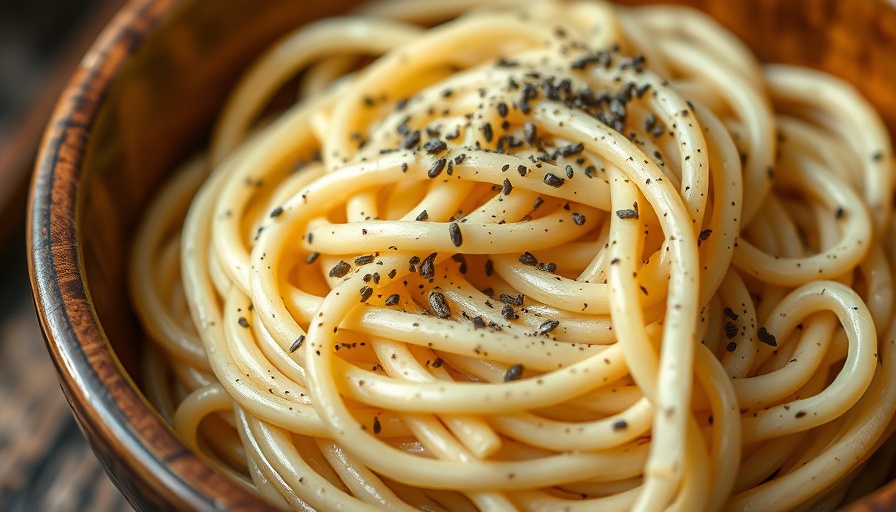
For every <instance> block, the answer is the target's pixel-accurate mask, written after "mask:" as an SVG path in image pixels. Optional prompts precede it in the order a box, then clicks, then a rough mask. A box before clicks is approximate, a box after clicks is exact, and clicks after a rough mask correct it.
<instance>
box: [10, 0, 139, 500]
mask: <svg viewBox="0 0 896 512" xmlns="http://www.w3.org/2000/svg"><path fill="white" fill-rule="evenodd" d="M123 3H124V0H41V1H39V2H34V1H28V0H14V1H11V2H9V1H2V2H0V183H2V184H3V185H2V186H0V216H2V222H0V269H2V271H0V272H2V274H0V511H3V512H32V511H79V512H80V511H91V512H92V511H96V512H105V511H122V510H131V508H130V506H129V505H128V503H127V502H126V501H125V499H124V496H123V495H122V494H121V493H120V492H118V490H117V489H116V488H115V486H114V485H113V484H112V481H111V480H110V479H109V477H108V476H106V473H105V471H103V468H102V466H101V465H100V463H99V462H98V460H97V458H96V457H95V456H94V454H93V452H92V451H91V450H90V447H89V446H88V445H87V442H86V441H85V439H84V436H83V435H82V434H81V431H80V430H79V429H78V426H77V424H76V423H75V421H74V418H73V416H72V414H71V412H70V410H69V407H68V404H67V403H66V400H65V396H64V395H63V393H62V390H61V389H60V387H59V384H58V382H57V380H56V370H55V368H54V367H53V364H52V362H51V361H50V357H49V355H48V353H47V350H46V348H45V347H44V341H43V337H42V336H41V332H40V327H39V325H38V322H37V316H36V314H35V312H34V305H33V302H32V298H31V289H30V285H29V281H28V270H27V264H26V256H25V255H26V249H25V222H24V221H25V197H26V187H27V182H28V175H29V171H30V167H31V164H32V162H33V159H34V155H35V152H36V150H37V145H38V143H39V140H40V136H41V133H42V131H43V126H44V125H45V124H46V122H47V120H48V118H49V116H50V112H51V110H52V107H53V104H54V103H55V99H56V97H58V95H59V92H60V91H61V89H62V87H63V86H64V84H65V82H66V81H67V77H68V76H69V75H70V74H71V72H72V70H73V69H74V67H75V66H76V64H77V62H78V60H80V56H81V55H83V54H84V52H85V51H86V49H87V48H88V46H89V44H90V42H91V41H92V40H93V39H94V38H95V37H96V35H97V34H98V33H99V31H100V29H101V28H102V26H103V25H104V24H105V23H106V22H107V20H108V19H110V18H111V17H112V15H113V13H114V12H115V10H116V9H117V8H118V6H119V5H121V4H123Z"/></svg>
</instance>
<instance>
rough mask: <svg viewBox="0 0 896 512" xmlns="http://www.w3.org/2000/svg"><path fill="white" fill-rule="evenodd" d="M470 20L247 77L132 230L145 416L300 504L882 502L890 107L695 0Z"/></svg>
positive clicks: (653, 506)
mask: <svg viewBox="0 0 896 512" xmlns="http://www.w3.org/2000/svg"><path fill="white" fill-rule="evenodd" d="M514 4H517V3H514ZM478 5H479V3H478V2H458V3H445V4H444V5H442V4H438V5H436V4H431V3H422V2H411V1H399V2H388V3H382V4H376V5H374V6H372V7H367V8H366V9H365V10H364V11H361V12H359V13H357V14H356V15H354V16H352V17H345V18H337V19H329V20H323V21H319V22H316V23H313V24H311V25H308V26H306V27H303V28H301V29H298V30H297V31H295V32H294V33H292V34H290V35H288V36H286V37H285V38H283V39H282V40H280V41H279V42H278V43H277V44H276V45H275V46H274V47H272V48H271V49H270V50H269V51H268V52H267V53H265V54H264V55H263V56H261V57H260V58H259V60H258V61H257V62H256V63H255V64H254V65H253V67H252V68H251V69H250V70H249V71H248V72H247V73H246V75H245V76H244V78H243V79H242V81H241V82H240V83H239V85H238V86H237V87H236V89H235V90H234V91H233V93H232V95H231V98H230V100H229V102H228V103H227V105H226V107H225V109H224V111H223V112H222V114H221V117H220V120H219V123H218V125H217V128H216V131H215V134H214V137H213V140H212V143H211V146H210V147H209V149H208V151H207V153H205V154H204V155H203V156H200V157H197V158H196V159H195V160H194V161H193V162H191V163H190V164H188V165H187V166H186V167H185V168H184V170H183V171H182V172H179V173H177V174H176V175H175V176H174V177H173V178H172V180H171V182H170V183H169V184H168V185H167V186H166V187H165V188H164V190H163V191H162V192H161V193H160V194H159V196H158V198H157V199H156V201H155V202H154V204H153V205H152V207H151V208H150V210H149V212H148V214H147V216H146V218H145V221H144V223H143V225H142V227H141V229H140V232H139V233H138V235H137V239H136V244H135V248H134V252H133V261H132V265H131V281H132V283H131V284H132V286H131V289H132V291H133V293H132V295H133V303H134V305H135V309H136V310H137V312H138V314H139V316H140V318H141V321H142V323H143V325H144V328H145V330H146V333H147V335H148V337H149V338H150V340H151V342H152V343H148V344H147V353H146V357H145V359H144V389H145V390H146V393H147V396H148V397H149V399H150V400H151V401H152V403H153V404H154V405H155V406H156V407H157V408H158V410H159V411H160V413H161V414H162V415H163V416H164V417H165V418H166V419H168V421H170V422H171V423H172V424H173V425H174V427H175V429H176V430H177V431H178V433H179V434H180V435H181V436H182V437H183V439H184V440H185V442H186V443H187V444H188V445H190V446H191V447H192V448H194V449H195V450H197V451H199V452H201V453H203V454H204V455H205V456H206V457H207V458H208V459H209V460H210V462H211V463H212V464H213V465H214V466H216V467H217V468H218V469H219V470H221V471H224V472H226V473H228V474H229V475H231V476H232V477H233V479H234V481H236V482H238V483H239V484H240V485H244V486H246V487H247V488H251V489H253V490H255V492H257V493H258V494H259V495H260V496H261V497H263V498H264V499H266V500H267V501H269V502H270V503H271V504H273V505H275V506H278V507H282V508H295V509H300V510H312V509H316V510H336V509H339V508H342V509H348V510H368V509H376V508H389V509H393V510H407V509H425V510H569V511H577V510H608V511H609V510H637V511H652V510H683V511H693V510H764V511H768V510H792V509H807V508H809V507H814V508H813V510H828V509H832V508H835V507H836V506H838V504H840V503H842V502H843V501H844V500H849V499H852V498H854V497H855V496H858V495H861V493H863V492H867V490H868V489H873V488H874V487H875V486H876V485H879V484H880V483H882V482H883V481H884V479H885V478H886V469H885V467H884V466H882V465H881V463H880V460H882V459H883V460H885V457H886V454H888V453H889V454H892V453H893V450H894V448H896V447H894V446H893V443H888V442H887V441H886V440H887V439H888V437H889V435H890V433H891V432H892V431H893V425H894V424H893V421H892V419H893V415H894V410H896V388H894V387H893V386H891V385H888V384H889V383H891V382H893V380H894V378H896V374H894V372H896V366H894V363H896V342H894V339H896V333H894V325H896V324H894V322H893V290H892V274H891V267H892V266H893V264H894V263H896V261H894V254H896V253H894V251H893V248H891V247H889V246H888V244H887V237H886V234H887V233H889V232H890V230H891V229H892V225H891V221H890V219H891V216H892V204H891V198H892V194H893V159H892V158H893V155H892V150H891V147H890V142H889V138H888V135H887V132H886V130H885V128H884V127H883V125H882V123H881V121H880V119H879V118H878V116H877V115H876V113H875V112H873V110H872V109H871V108H870V107H869V106H868V105H867V103H866V102H865V101H864V100H863V99H862V98H861V97H860V96H859V95H858V94H857V93H856V92H855V91H854V90H853V89H852V88H850V87H849V86H848V85H845V84H843V83H841V82H840V81H838V80H836V79H834V78H832V77H830V76H827V75H823V74H820V73H817V72H813V71H809V70H805V69H798V68H793V67H787V66H779V65H773V66H760V65H759V64H758V63H757V62H756V61H755V59H754V58H753V57H752V56H751V55H750V54H749V53H748V51H747V50H746V49H745V48H744V47H743V46H742V44H741V43H740V42H739V41H737V40H736V39H734V38H733V36H731V35H730V34H728V33H727V32H725V31H724V30H723V29H722V28H720V27H719V26H717V25H716V24H715V23H714V22H712V21H711V20H709V19H708V18H706V17H705V16H703V15H701V14H699V13H697V12H695V11H692V10H688V9H682V8H671V7H649V8H639V9H622V8H618V7H613V6H610V5H607V4H603V3H597V2H591V1H583V2H575V3H556V2H548V1H536V2H525V3H523V4H522V5H515V6H513V7H511V6H510V5H509V3H504V2H493V3H490V4H488V5H487V6H486V7H477V6H478ZM294 77H298V83H299V86H298V89H299V101H298V102H297V103H295V105H293V106H292V107H290V108H289V109H287V110H286V111H284V112H282V113H281V114H279V115H277V116H275V117H273V118H269V117H268V116H266V115H264V112H265V111H266V108H267V107H266V106H267V105H268V103H269V102H270V101H271V98H272V97H273V96H274V95H275V94H276V93H277V91H278V90H281V89H282V88H283V87H284V85H285V84H287V83H291V82H290V81H291V80H292V79H293V78H294ZM890 239H892V237H890ZM875 453H878V454H880V455H877V456H875V455H874V454H875ZM860 477H861V478H860Z"/></svg>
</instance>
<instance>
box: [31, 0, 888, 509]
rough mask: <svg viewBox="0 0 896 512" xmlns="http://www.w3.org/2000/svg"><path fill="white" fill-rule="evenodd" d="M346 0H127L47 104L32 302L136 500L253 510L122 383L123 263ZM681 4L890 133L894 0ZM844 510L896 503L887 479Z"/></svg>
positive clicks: (83, 412)
mask: <svg viewBox="0 0 896 512" xmlns="http://www.w3.org/2000/svg"><path fill="white" fill-rule="evenodd" d="M665 1H668V0H665ZM356 3H359V2H352V1H350V0H329V1H328V2H303V3H301V4H297V3H296V2H294V1H291V0H254V1H253V2H245V1H243V0H215V1H214V2H209V1H204V2H203V1H199V0H133V1H132V2H131V3H130V4H129V5H128V6H127V7H126V8H124V9H123V10H122V11H121V12H120V13H119V15H118V16H117V17H116V18H115V19H114V20H113V21H112V22H111V23H110V25H109V26H108V27H107V28H106V30H105V31H104V32H103V33H102V34H101V35H100V37H99V39H98V40H97V42H96V43H95V45H94V46H93V48H92V49H91V51H90V52H89V53H88V54H87V55H86V56H85V57H84V59H83V61H82V62H81V65H80V67H79V69H78V70H77V72H76V73H75V75H74V77H73V78H72V80H71V82H70V85H69V86H68V88H67V89H66V90H65V92H64V94H63V96H62V98H61V99H60V101H59V103H58V105H57V108H56V111H55V114H54V116H53V118H52V121H51V122H50V124H49V127H48V129H47V132H46V135H45V139H44V143H43V148H42V151H41V153H40V156H39V158H38V163H37V170H36V175H35V178H34V181H33V186H32V191H31V204H30V214H29V223H30V226H29V241H28V242H29V265H30V270H31V281H32V285H33V288H34V300H35V303H36V305H37V309H38V313H39V316H40V321H41V325H42V327H43V330H44V334H45V337H46V341H47V347H48V349H49V352H50V355H51V356H52V359H53V361H54V363H55V364H56V367H57V369H58V372H59V380H60V383H61V385H62V389H63V391H64V392H65V394H66V396H67V398H68V400H69V402H70V404H71V406H72V410H73V411H74V414H75V417H76V418H77V420H78V423H79V424H80V426H81V428H82V430H83V431H84V434H85V435H86V436H87V438H88V440H89V442H90V444H91V445H92V446H93V449H94V450H95V451H96V453H97V455H98V457H99V458H100V460H101V461H102V463H103V465H104V466H105V468H106V470H107V472H108V473H109V475H110V476H111V478H112V479H113V480H114V481H115V484H116V485H117V486H118V487H119V489H121V491H122V492H123V493H124V494H125V496H126V497H127V499H128V501H130V503H131V504H132V505H133V506H134V507H135V508H137V509H160V510H170V509H174V508H176V509H196V510H212V509H227V510H243V509H245V510H262V509H265V508H266V507H265V505H264V504H263V503H262V502H260V501H259V500H258V499H257V498H255V497H254V496H252V495H250V494H249V493H247V492H245V491H243V490H242V489H240V488H239V487H237V486H235V485H234V484H232V483H231V482H230V481H229V480H227V479H226V478H225V477H223V476H222V475H220V474H218V473H216V472H214V471H213V470H212V469H211V468H210V467H209V466H208V465H207V464H205V462H203V460H202V459H200V458H199V457H198V456H196V455H195V454H193V453H192V452H191V451H190V450H188V449H187V448H186V447H185V446H184V444H183V443H182V442H181V441H180V440H179V439H178V438H177V436H176V435H175V434H174V433H173V431H172V430H171V428H169V427H168V426H167V424H165V422H164V421H163V420H162V419H161V418H160V417H159V416H158V415H157V414H156V413H155V412H154V411H153V409H152V408H151V407H150V405H149V403H148V402H147V401H146V399H145V398H144V397H143V395H142V394H141V392H140V390H139V388H138V387H137V385H136V384H135V380H136V379H137V378H138V374H137V372H136V369H137V364H136V361H137V355H138V353H139V350H138V347H139V344H140V342H141V340H142V335H141V332H140V328H139V326H138V323H137V321H136V318H135V316H134V314H133V312H132V310H131V309H130V307H129V304H128V300H127V294H126V292H125V289H124V287H125V282H126V278H125V267H126V259H127V254H128V251H129V247H130V244H131V234H132V233H133V231H134V227H135V223H136V221H137V219H138V217H139V215H140V212H141V211H142V209H143V208H144V206H145V205H146V203H147V200H148V198H149V197H150V196H151V195H152V194H153V192H154V191H155V189H156V187H157V186H158V185H159V183H160V182H161V180H162V179H163V178H164V177H165V174H166V173H167V172H169V171H170V170H171V169H172V168H174V167H175V164H176V163H177V162H179V161H181V160H182V159H184V158H185V157H186V156H187V155H188V154H189V153H190V152H191V150H194V149H195V148H197V147H200V146H201V145H202V144H203V143H204V142H205V141H206V140H207V137H208V133H209V129H210V126H211V122H212V120H213V118H214V115H215V112H216V111H217V110H218V108H219V106H220V105H221V103H222V102H223V99H224V97H225V94H226V93H227V91H228V89H229V88H230V86H231V85H232V84H233V83H234V81H235V79H236V77H237V76H238V74H239V72H240V70H242V69H244V68H245V66H246V65H247V63H248V62H249V61H250V60H251V59H252V57H253V56H255V55H257V54H258V53H259V52H260V51H261V49H262V48H264V47H265V46H266V45H267V44H268V43H270V42H271V41H272V40H273V39H274V38H276V37H277V36H278V35H280V34H282V33H284V32H285V31H287V30H288V29H290V28H292V27H295V26H298V25H300V24H302V23H304V22H307V21H309V20H312V19H315V18H319V17H323V16H327V15H331V14H336V13H338V12H342V11H345V10H346V9H348V8H349V7H350V6H351V5H353V4H356ZM627 3H639V4H641V3H649V2H648V1H644V0H634V1H630V2H627ZM681 3H687V4H690V5H693V6H696V7H699V8H701V9H703V10H705V11H707V12H708V13H710V14H711V15H712V16H714V17H716V18H717V19H718V20H720V21H721V22H722V23H723V24H724V25H726V26H728V27H729V28H731V29H732V30H734V32H735V33H737V34H738V35H739V36H740V37H741V38H742V39H743V40H745V41H746V42H747V44H749V45H750V46H751V47H752V48H753V49H754V51H755V52H756V53H757V54H758V55H759V56H760V57H761V58H763V59H765V60H769V61H776V62H790V63H796V64H803V65H809V66H813V67H817V68H821V69H825V70H827V71H829V72H832V73H834V74H837V75H839V76H842V77H844V78H846V79H848V80H851V81H852V82H853V83H854V84H855V85H857V86H858V87H859V89H861V90H862V91H863V92H864V93H865V94H866V95H867V96H868V97H869V98H870V99H871V101H872V102H873V103H875V105H876V106H877V107H878V109H879V110H880V111H881V113H882V114H883V116H884V118H885V120H886V122H887V125H888V126H889V127H890V130H891V133H896V94H894V92H896V7H894V4H893V3H891V2H888V1H887V0H801V1H788V0H779V1H773V0H737V1H729V0H682V2H681ZM855 507H856V509H857V510H866V511H871V510H894V509H896V483H890V484H889V485H888V486H886V487H885V488H884V489H881V490H879V491H878V492H877V493H876V494H874V495H872V496H870V497H868V498H866V499H865V500H864V501H863V502H862V503H859V504H857V505H855Z"/></svg>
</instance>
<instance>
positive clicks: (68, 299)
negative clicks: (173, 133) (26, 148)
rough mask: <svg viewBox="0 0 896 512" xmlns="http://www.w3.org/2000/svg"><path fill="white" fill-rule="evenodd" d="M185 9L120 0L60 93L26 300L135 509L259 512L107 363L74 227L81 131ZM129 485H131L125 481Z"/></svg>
mask: <svg viewBox="0 0 896 512" xmlns="http://www.w3.org/2000/svg"><path fill="white" fill-rule="evenodd" d="M186 3H187V0H130V1H129V2H127V3H126V5H125V6H124V7H122V8H121V10H120V11H119V12H118V13H117V14H116V15H115V17H114V18H113V19H112V21H111V22H110V23H109V24H108V25H107V26H106V27H105V28H104V30H103V31H102V32H101V33H100V35H99V36H98V38H97V39H96V41H95V42H94V43H93V45H92V46H91V48H90V50H89V51H88V53H87V54H86V55H85V56H84V57H83V59H82V60H81V61H80V63H79V65H78V68H77V70H76V71H75V72H74V74H73V75H72V77H71V79H70V81H69V83H68V85H67V86H66V88H65V90H64V92H63V93H62V94H61V96H60V98H59V100H58V103H57V104H56V107H55V109H54V111H53V115H52V117H51V119H50V121H49V123H48V124H47V129H46V132H45V133H44V137H43V140H42V143H41V148H40V151H39V153H38V156H37V159H36V163H35V170H34V175H33V177H32V182H31V188H30V194H29V201H28V215H27V224H28V226H27V228H26V233H27V235H26V236H27V258H28V271H29V277H30V280H31V287H32V293H33V300H34V304H35V307H36V310H37V315H38V319H39V321H40V325H41V330H42V333H43V336H44V341H45V344H46V347H47V350H48V352H49V354H50V357H51V359H52V361H53V364H54V365H55V366H56V371H57V378H58V379H59V383H60V386H61V388H62V390H63V392H64V393H65V396H66V399H67V400H68V402H69V406H70V407H71V409H72V412H73V414H74V416H75V419H76V421H77V423H78V426H79V427H80V429H81V431H82V433H84V435H85V437H87V439H88V442H89V444H90V445H91V447H92V448H93V450H94V452H95V453H96V455H97V456H98V458H99V459H100V462H101V463H102V464H103V467H104V469H105V470H106V473H107V474H108V475H109V476H110V478H111V479H112V481H113V482H114V483H115V485H116V487H118V489H119V490H120V491H121V492H122V493H123V494H124V495H125V497H126V498H127V500H128V502H129V503H130V504H131V505H132V506H133V507H135V508H137V509H138V510H139V509H142V508H144V507H150V506H153V507H155V506H161V508H168V507H170V506H175V507H176V508H178V509H191V510H260V509H266V508H268V507H267V505H266V504H264V502H262V501H261V500H259V499H258V498H257V497H255V496H254V495H252V494H251V493H249V492H248V491H246V490H244V489H242V488H241V487H239V486H238V485H236V484H234V483H233V482H231V481H230V480H229V479H227V478H226V477H225V476H224V475H222V474H220V473H219V472H217V471H215V470H213V469H212V468H211V466H209V465H208V464H207V463H206V462H205V461H203V460H202V459H201V458H200V457H199V456H198V455H196V454H195V453H193V452H192V451H191V450H190V449H189V448H188V447H187V446H186V445H184V443H183V442H182V441H181V440H180V439H179V438H178V437H177V435H176V434H175V433H174V431H173V429H171V427H170V426H168V424H167V423H166V422H165V421H164V420H163V419H162V418H161V417H160V416H159V415H158V414H157V413H155V412H154V411H153V410H152V408H151V406H150V405H149V402H147V401H146V399H145V398H144V397H143V395H142V393H140V392H139V391H138V389H137V387H136V384H135V383H134V381H133V380H132V379H131V378H130V377H129V376H128V374H127V372H126V371H125V370H124V368H123V366H122V365H121V363H120V362H119V360H118V358H117V357H116V356H115V354H114V352H113V350H112V347H111V345H110V343H109V340H108V338H107V336H106V334H105V332H104V330H103V327H102V325H101V323H100V321H99V318H98V316H97V312H96V309H95V308H94V305H93V302H92V299H91V297H90V291H89V287H88V284H87V280H86V276H85V274H84V266H83V264H82V256H83V255H82V251H81V249H80V244H79V240H80V236H79V231H78V226H77V216H78V215H77V210H78V208H79V204H80V203H79V201H81V200H83V199H84V198H82V197H81V196H80V194H79V182H80V179H81V177H82V171H83V163H84V155H85V151H86V148H87V146H88V141H89V135H90V130H91V128H92V126H93V123H94V122H95V120H96V116H97V114H98V112H99V111H100V109H101V106H102V104H103V100H104V99H105V97H106V94H107V92H108V90H109V88H110V86H111V84H112V83H113V82H114V81H115V79H116V77H117V76H118V75H119V73H120V72H121V70H122V69H123V67H124V66H125V65H126V64H127V62H128V61H129V60H130V58H131V57H132V56H133V55H134V53H135V52H136V51H137V49H138V48H139V46H140V44H141V42H142V41H143V40H144V39H145V38H146V36H147V35H148V34H150V33H151V32H152V31H153V30H154V29H155V28H156V27H157V26H159V24H160V23H162V21H163V20H164V19H165V18H166V17H167V16H168V15H169V14H171V13H172V12H173V11H174V10H175V9H176V8H177V7H179V6H181V5H184V4H186ZM134 476H137V477H138V478H134Z"/></svg>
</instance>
